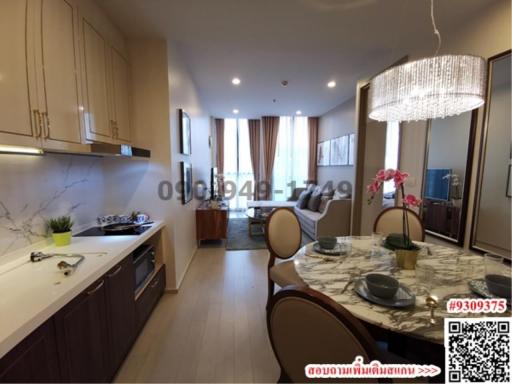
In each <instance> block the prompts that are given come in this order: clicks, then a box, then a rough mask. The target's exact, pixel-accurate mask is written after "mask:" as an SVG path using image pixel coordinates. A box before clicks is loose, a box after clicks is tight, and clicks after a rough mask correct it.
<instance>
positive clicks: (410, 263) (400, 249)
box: [366, 169, 421, 269]
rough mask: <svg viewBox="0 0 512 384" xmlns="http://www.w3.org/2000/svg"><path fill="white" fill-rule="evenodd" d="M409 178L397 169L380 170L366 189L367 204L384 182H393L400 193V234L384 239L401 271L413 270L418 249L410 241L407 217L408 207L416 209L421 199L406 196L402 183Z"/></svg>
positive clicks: (405, 173) (392, 234) (393, 234)
mask: <svg viewBox="0 0 512 384" xmlns="http://www.w3.org/2000/svg"><path fill="white" fill-rule="evenodd" d="M408 177H409V174H408V173H407V172H402V171H400V170H399V169H381V170H380V171H378V172H377V175H375V178H374V179H373V180H372V182H371V183H370V184H369V185H368V186H367V187H366V191H367V192H368V195H369V197H368V204H371V203H372V201H373V199H374V198H375V195H376V194H377V192H378V191H379V190H380V188H381V187H382V184H383V183H384V182H386V181H390V180H393V181H394V184H395V190H397V191H398V190H400V192H401V193H402V206H403V208H404V209H403V211H402V233H391V234H390V235H388V237H387V238H386V247H387V248H389V249H391V250H393V251H395V254H396V261H397V265H398V266H399V267H400V268H403V269H415V268H416V259H417V257H418V253H419V250H420V248H419V247H418V246H417V245H416V244H414V243H413V242H412V241H411V238H410V234H409V233H410V232H409V215H407V209H408V207H410V206H412V207H418V206H419V205H420V204H421V199H418V198H417V197H416V196H414V195H411V194H409V195H406V194H405V188H404V183H405V181H406V180H407V178H408Z"/></svg>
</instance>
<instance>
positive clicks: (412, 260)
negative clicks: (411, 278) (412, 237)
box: [395, 249, 420, 270]
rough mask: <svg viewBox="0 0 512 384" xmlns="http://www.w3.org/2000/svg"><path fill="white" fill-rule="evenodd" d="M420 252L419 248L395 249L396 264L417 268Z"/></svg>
mask: <svg viewBox="0 0 512 384" xmlns="http://www.w3.org/2000/svg"><path fill="white" fill-rule="evenodd" d="M419 253H420V250H419V249H395V255H396V264H397V265H398V267H399V268H402V269H408V270H413V269H416V260H417V258H418V254H419Z"/></svg>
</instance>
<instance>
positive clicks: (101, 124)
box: [82, 19, 112, 142]
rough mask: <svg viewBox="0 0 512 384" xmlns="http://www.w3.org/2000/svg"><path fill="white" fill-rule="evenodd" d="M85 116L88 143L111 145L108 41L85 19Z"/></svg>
mask: <svg viewBox="0 0 512 384" xmlns="http://www.w3.org/2000/svg"><path fill="white" fill-rule="evenodd" d="M82 28H83V55H84V59H83V61H84V76H85V81H84V83H85V92H84V95H85V96H84V116H85V133H86V137H87V139H89V140H93V141H103V142H112V124H111V119H110V116H111V112H110V111H109V90H108V76H107V60H106V58H107V52H108V51H107V50H108V49H109V47H108V45H107V43H106V41H105V39H104V38H103V37H102V36H101V35H100V34H99V32H98V31H96V30H95V29H94V27H93V26H92V25H91V24H89V23H88V22H87V20H86V19H83V23H82Z"/></svg>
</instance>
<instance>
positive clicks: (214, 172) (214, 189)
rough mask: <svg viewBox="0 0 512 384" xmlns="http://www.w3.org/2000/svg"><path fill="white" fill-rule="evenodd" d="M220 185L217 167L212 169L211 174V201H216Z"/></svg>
mask: <svg viewBox="0 0 512 384" xmlns="http://www.w3.org/2000/svg"><path fill="white" fill-rule="evenodd" d="M218 189H219V183H218V180H217V167H212V169H211V173H210V200H215V199H216V198H217V195H218V193H219V190H218Z"/></svg>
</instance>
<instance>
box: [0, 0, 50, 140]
mask: <svg viewBox="0 0 512 384" xmlns="http://www.w3.org/2000/svg"><path fill="white" fill-rule="evenodd" d="M35 19H36V14H35V10H34V8H33V7H32V6H31V5H30V4H29V1H28V0H1V1H0V144H9V145H29V146H38V145H39V143H40V140H39V136H40V124H39V121H40V119H39V117H38V114H37V93H36V92H34V91H35V89H36V80H35V71H34V65H33V64H34V63H33V62H32V61H31V60H30V59H31V58H33V54H34V53H33V49H34V47H33V42H34V39H33V36H34V33H35V31H34V27H33V21H34V20H35Z"/></svg>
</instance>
